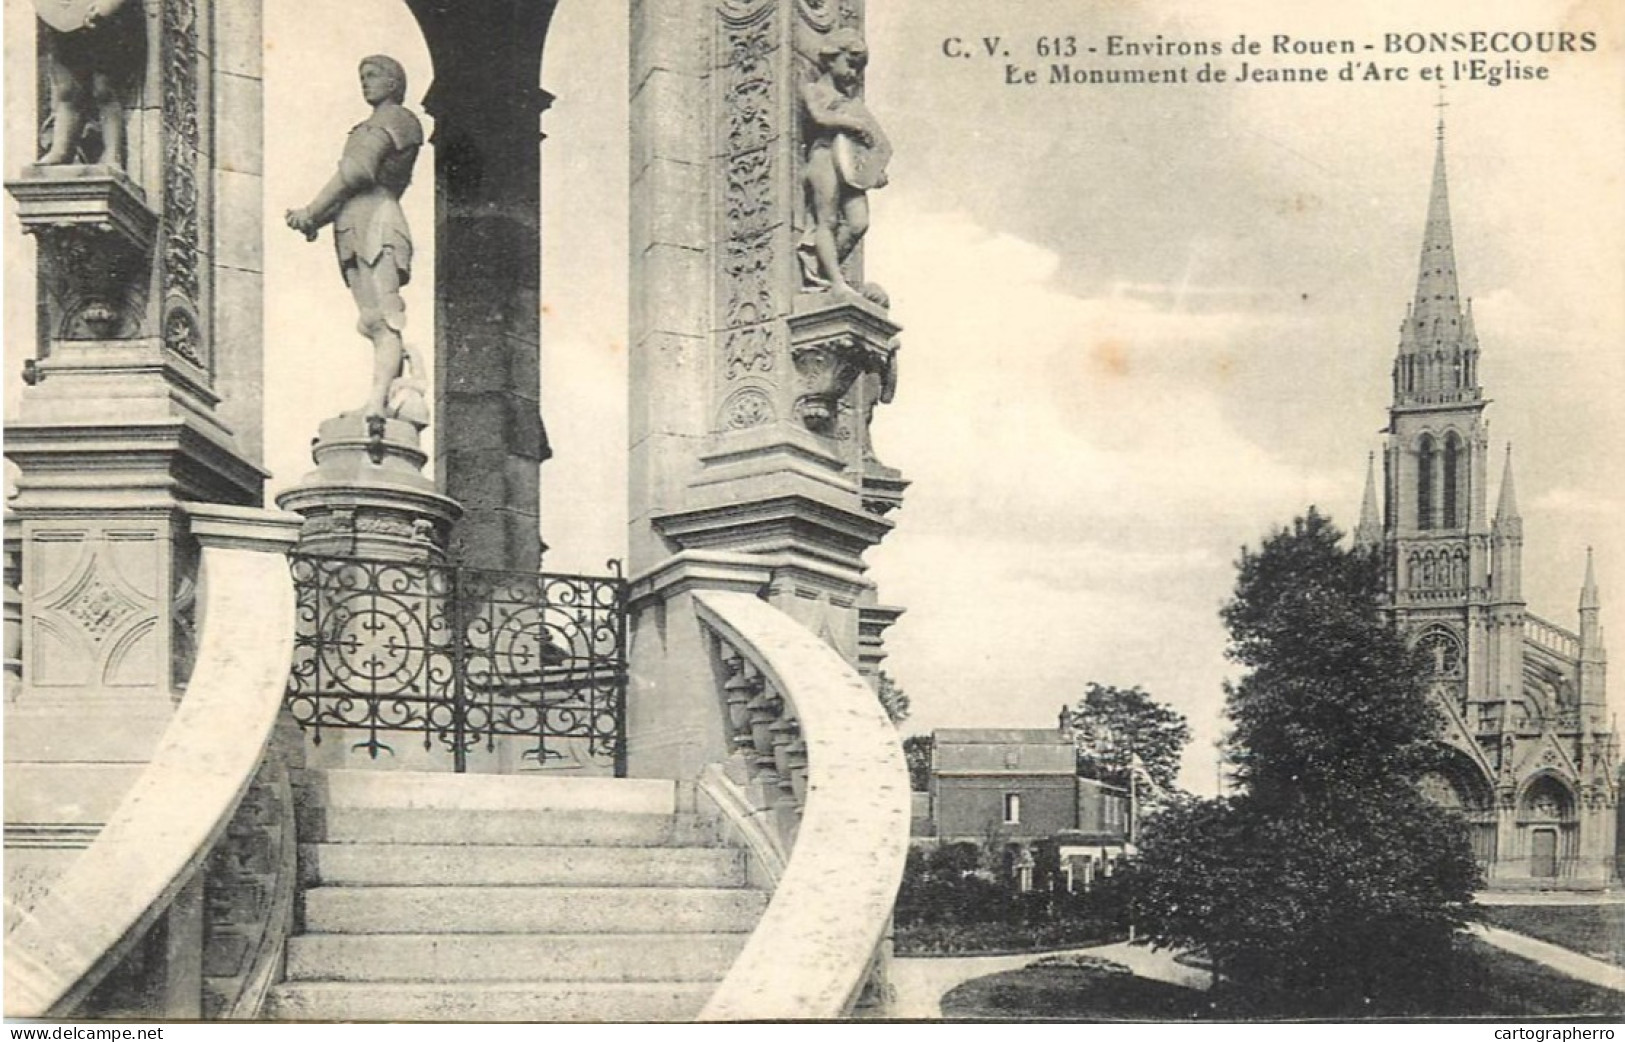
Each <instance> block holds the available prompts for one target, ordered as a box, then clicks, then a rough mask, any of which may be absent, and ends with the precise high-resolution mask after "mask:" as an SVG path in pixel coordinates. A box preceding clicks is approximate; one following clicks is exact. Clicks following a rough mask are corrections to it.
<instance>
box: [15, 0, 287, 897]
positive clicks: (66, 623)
mask: <svg viewBox="0 0 1625 1042" xmlns="http://www.w3.org/2000/svg"><path fill="white" fill-rule="evenodd" d="M228 6H229V11H228V10H227V9H226V8H227V7H228ZM126 10H128V11H130V12H133V13H132V14H131V15H129V16H128V20H127V21H125V22H123V23H121V24H120V28H119V32H120V33H121V34H122V35H121V36H120V37H119V40H121V41H122V44H123V45H128V46H129V50H127V51H121V53H122V54H124V55H125V56H126V57H125V58H120V59H117V60H127V58H128V55H131V54H134V55H139V56H140V57H141V59H142V60H144V64H140V63H136V65H137V67H136V68H134V69H132V70H131V73H130V75H129V77H128V82H126V83H124V84H123V86H122V88H121V90H122V93H121V100H122V101H123V104H124V118H123V124H124V126H125V127H126V130H127V141H126V147H125V149H124V154H123V156H122V157H119V156H115V155H111V154H106V153H105V152H99V151H98V150H97V148H96V147H95V145H94V143H93V141H92V140H91V139H88V138H87V139H86V143H85V145H84V148H83V154H80V155H75V156H71V157H70V160H71V161H70V162H66V163H60V164H52V165H41V164H31V165H29V166H26V167H24V168H23V169H22V171H21V172H20V174H19V175H18V176H17V177H16V178H15V179H13V180H10V181H8V182H7V183H6V189H7V191H9V192H10V193H11V195H12V196H13V197H14V198H15V199H16V201H17V207H18V213H19V216H20V218H21V222H22V230H23V232H25V233H27V234H32V235H33V236H34V237H35V239H36V240H37V242H38V246H39V249H38V254H39V266H38V282H37V293H36V296H37V311H38V314H39V322H38V343H37V345H36V349H35V357H34V358H32V359H29V360H28V362H27V363H25V382H26V383H27V386H25V387H24V388H23V393H22V395H21V400H20V402H19V405H18V407H17V409H16V411H15V413H14V414H13V415H11V416H8V417H7V424H6V440H5V451H6V456H7V457H8V458H9V459H10V460H11V461H12V462H13V463H14V464H16V466H17V468H18V478H17V494H16V496H15V497H14V498H13V499H12V500H11V502H10V504H9V505H10V507H11V512H12V514H13V516H14V519H15V520H14V527H13V528H11V529H10V531H8V535H9V534H10V533H11V532H14V533H15V535H16V543H17V550H18V553H19V554H20V558H21V565H20V589H19V595H18V598H17V600H18V603H17V604H16V607H15V612H16V614H17V615H18V625H19V628H20V637H21V639H20V645H21V646H20V648H19V650H18V665H17V667H16V669H15V671H11V670H8V676H9V677H10V679H11V680H12V681H13V686H14V688H15V692H14V697H12V698H11V699H10V700H9V701H8V704H7V707H6V710H7V712H6V725H7V726H6V735H5V737H6V750H5V753H6V761H7V774H8V779H7V781H8V785H7V805H6V825H7V846H8V847H16V848H18V849H19V850H26V851H27V857H26V858H19V859H18V861H17V864H21V863H22V861H24V860H30V859H31V860H33V861H34V862H37V864H35V865H33V866H32V867H29V866H27V865H24V866H23V867H25V868H29V870H30V871H33V872H35V875H36V878H44V877H47V876H49V875H50V874H52V873H53V872H54V871H55V870H56V868H57V867H59V866H60V862H61V858H62V857H66V856H69V855H70V854H71V853H72V852H73V851H75V850H76V849H78V848H80V847H82V846H84V845H86V844H87V843H88V842H89V840H90V838H92V837H93V836H94V835H95V834H96V831H97V830H98V829H99V828H100V823H101V822H102V821H104V820H105V816H106V814H107V813H108V812H109V811H110V810H111V809H112V808H113V807H114V806H115V805H116V804H117V803H118V801H119V799H120V798H122V796H123V793H124V792H125V790H126V789H127V787H128V785H129V783H130V782H131V781H132V780H133V778H134V777H135V775H136V773H138V772H139V770H140V767H141V765H142V764H143V763H145V761H146V760H147V758H148V757H149V756H150V753H151V749H152V747H153V745H154V744H155V743H156V741H157V738H158V736H159V734H160V733H161V732H162V730H163V728H164V726H165V725H166V724H167V722H168V719H169V717H170V715H171V713H172V711H173V707H174V704H175V703H176V701H178V700H179V699H180V698H181V697H182V696H183V694H184V691H185V685H186V681H187V679H188V677H189V676H190V672H191V655H192V642H193V636H194V635H193V629H194V620H193V610H194V604H195V600H196V597H195V592H196V579H197V576H196V561H197V551H196V548H195V544H194V543H193V541H192V540H191V538H190V536H189V535H188V533H187V529H186V523H185V519H184V516H183V513H182V504H183V503H185V502H188V501H203V502H213V503H227V504H234V505H240V506H252V505H258V504H259V502H260V500H261V495H262V486H263V483H264V480H265V477H266V475H265V473H264V472H263V471H262V470H261V469H260V468H259V467H258V465H257V463H256V460H257V459H258V456H259V444H260V402H259V399H258V390H257V385H258V382H259V380H258V374H259V372H260V359H261V346H262V345H261V332H260V328H259V321H258V318H257V316H258V314H259V311H258V301H259V293H260V286H259V274H258V272H259V267H260V260H259V254H260V242H261V230H260V221H261V206H260V195H259V173H258V170H259V158H258V157H259V141H260V126H261V120H260V98H259V92H258V70H259V53H260V37H259V20H258V11H259V4H258V0H241V2H238V0H234V2H233V3H232V4H231V5H216V4H210V3H204V2H200V0H144V2H142V3H136V4H134V5H133V6H131V7H130V8H127V9H126ZM96 53H97V55H98V57H97V60H102V56H103V55H104V52H103V51H101V50H98V51H97V52H96ZM108 60H115V59H112V58H109V59H108ZM8 117H9V118H19V119H25V120H30V121H32V120H33V119H34V117H33V116H32V115H30V114H28V113H22V112H15V111H12V112H8ZM40 118H41V119H43V114H40ZM120 158H122V160H123V162H122V165H121V164H119V163H118V162H116V160H117V159H120ZM12 234H15V232H13V233H12ZM8 542H9V540H8ZM8 589H10V587H9V584H8ZM11 610H13V609H12V608H11V606H10V605H8V611H11ZM16 674H20V675H16ZM13 867H14V864H13V862H11V861H8V875H10V874H11V870H12V869H13Z"/></svg>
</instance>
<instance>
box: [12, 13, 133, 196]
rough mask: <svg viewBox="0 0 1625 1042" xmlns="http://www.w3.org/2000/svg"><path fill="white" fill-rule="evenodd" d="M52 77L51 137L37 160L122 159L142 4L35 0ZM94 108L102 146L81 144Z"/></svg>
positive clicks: (57, 162) (107, 161)
mask: <svg viewBox="0 0 1625 1042" xmlns="http://www.w3.org/2000/svg"><path fill="white" fill-rule="evenodd" d="M34 10H35V12H36V13H37V14H38V15H39V33H40V40H41V42H42V43H43V44H44V50H45V53H46V63H47V65H48V70H49V76H50V81H51V119H50V123H49V125H48V128H47V131H46V134H45V135H42V136H46V135H48V136H49V139H50V141H49V144H48V145H47V146H46V149H45V154H44V155H43V156H41V157H40V160H39V162H40V163H41V164H42V165H50V166H56V165H60V164H63V163H73V162H77V161H80V160H81V159H86V158H89V159H94V160H96V161H97V162H100V163H104V164H106V165H108V166H114V167H118V168H120V169H123V167H124V101H123V99H122V98H121V97H120V94H121V93H122V90H123V89H124V87H125V85H126V84H127V82H128V81H129V80H130V79H132V78H133V76H134V74H135V73H136V72H137V71H138V69H139V67H140V64H141V43H142V37H143V24H142V14H141V4H140V3H131V2H130V0H34ZM92 112H94V116H95V123H94V125H95V126H96V127H97V129H98V130H99V131H100V136H101V150H100V154H99V155H96V154H94V153H92V154H91V155H89V156H86V155H85V153H86V152H89V151H90V150H89V149H87V148H86V147H85V146H86V144H87V138H88V135H87V134H86V130H87V129H88V127H89V125H91V119H90V116H91V115H92Z"/></svg>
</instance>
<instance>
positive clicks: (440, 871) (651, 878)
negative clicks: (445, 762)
mask: <svg viewBox="0 0 1625 1042" xmlns="http://www.w3.org/2000/svg"><path fill="white" fill-rule="evenodd" d="M309 773H310V774H311V775H312V777H311V779H310V781H311V784H310V786H309V792H310V799H308V800H307V801H306V803H307V806H306V807H305V808H304V810H303V811H302V813H303V814H304V820H302V821H301V827H300V832H299V834H300V838H301V841H302V845H301V848H300V871H301V877H302V881H303V883H302V885H303V890H302V897H303V901H302V904H303V916H302V920H301V922H302V927H301V928H300V929H298V930H296V932H295V935H294V936H293V937H291V938H290V939H289V942H288V951H287V969H286V975H285V979H284V982H283V983H281V984H279V985H277V986H276V987H274V988H273V989H272V991H271V994H270V996H269V998H268V1000H267V1007H266V1016H267V1017H269V1018H272V1019H278V1020H322V1021H572V1022H583V1021H593V1022H597V1021H684V1020H692V1019H693V1018H694V1017H695V1016H696V1015H697V1014H698V1013H699V1011H700V1009H701V1008H702V1007H703V1006H704V1005H705V1002H706V1000H707V999H708V998H710V996H711V993H712V992H713V991H714V990H715V989H716V986H717V984H718V982H719V981H720V980H721V979H722V977H723V975H724V974H725V973H726V972H727V970H728V968H729V966H730V965H732V963H733V960H734V957H735V956H736V955H737V954H738V953H739V951H740V949H741V948H742V947H743V946H744V943H745V941H746V939H747V938H748V937H749V935H750V931H751V930H752V929H754V928H755V926H756V923H757V921H758V920H759V919H760V918H761V915H762V912H763V910H764V909H765V908H766V906H767V900H768V896H769V895H768V894H767V893H766V892H764V891H762V890H757V889H753V888H751V887H750V886H749V885H748V881H747V876H746V859H745V854H744V852H743V851H740V850H735V849H733V848H730V847H726V846H722V845H720V844H719V842H718V841H717V839H716V836H715V832H714V830H713V828H712V827H711V826H710V825H709V824H708V823H706V822H703V821H701V820H700V819H699V818H697V817H696V816H695V815H694V814H692V813H687V812H679V811H678V808H677V806H676V804H677V794H676V786H675V785H674V783H672V782H664V781H650V780H614V779H585V778H570V779H556V778H544V777H537V776H534V775H532V776H524V775H519V776H496V775H467V774H465V775H454V774H425V773H414V772H405V771H351V770H331V771H326V772H315V771H312V772H309ZM306 840H309V842H305V841H306Z"/></svg>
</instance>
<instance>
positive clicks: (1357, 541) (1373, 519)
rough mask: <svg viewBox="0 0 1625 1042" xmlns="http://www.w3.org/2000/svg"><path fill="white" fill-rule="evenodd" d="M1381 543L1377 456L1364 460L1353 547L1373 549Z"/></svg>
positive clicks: (1371, 455) (1370, 454)
mask: <svg viewBox="0 0 1625 1042" xmlns="http://www.w3.org/2000/svg"><path fill="white" fill-rule="evenodd" d="M1381 541H1382V518H1381V517H1380V516H1379V515H1378V514H1377V454H1376V453H1374V452H1373V453H1368V454H1367V455H1366V460H1365V498H1363V499H1362V500H1361V501H1360V523H1359V524H1357V525H1355V526H1354V545H1355V546H1358V547H1373V546H1376V545H1377V544H1378V543H1379V542H1381Z"/></svg>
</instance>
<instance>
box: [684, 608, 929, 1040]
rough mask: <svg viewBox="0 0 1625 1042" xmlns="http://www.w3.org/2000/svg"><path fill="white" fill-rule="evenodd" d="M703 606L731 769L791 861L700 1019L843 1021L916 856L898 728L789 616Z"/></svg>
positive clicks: (840, 662)
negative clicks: (910, 855)
mask: <svg viewBox="0 0 1625 1042" xmlns="http://www.w3.org/2000/svg"><path fill="white" fill-rule="evenodd" d="M694 600H695V604H696V606H697V609H698V613H699V617H700V621H701V622H702V623H703V624H704V625H705V627H706V628H707V629H708V630H709V631H710V633H711V634H712V635H713V636H714V637H715V638H716V640H717V645H718V653H719V657H720V659H721V661H722V663H723V667H724V670H725V672H726V673H727V677H726V679H725V680H724V683H723V697H724V700H725V702H726V704H727V714H728V721H729V724H730V727H731V729H732V732H733V733H732V735H731V739H732V742H733V745H734V748H735V755H734V758H733V765H734V766H735V767H741V768H743V773H744V774H745V777H744V779H743V782H744V784H743V786H742V789H743V791H744V792H745V794H746V799H747V801H748V802H749V804H750V805H751V811H752V813H753V814H754V815H755V816H756V817H757V819H758V820H759V821H760V822H761V823H762V824H763V825H764V826H766V827H765V828H764V829H763V830H762V831H763V832H766V833H768V834H769V835H770V836H774V837H776V839H777V845H778V846H779V848H780V850H781V851H782V852H784V853H787V855H788V856H787V857H786V858H785V859H784V862H783V866H784V867H783V871H782V874H780V876H779V879H778V886H777V889H775V891H774V893H773V900H772V902H771V903H770V904H769V905H768V909H767V911H766V913H765V914H764V915H763V916H762V920H761V922H760V923H759V924H758V926H757V928H756V930H755V932H754V933H752V935H751V938H750V941H749V942H748V943H747V944H746V945H745V948H744V950H743V951H742V952H741V953H740V955H739V957H738V959H736V960H735V962H734V964H733V967H732V968H731V969H730V970H729V972H728V975H727V977H726V978H724V980H723V982H722V984H721V985H720V986H719V987H718V989H717V991H716V993H715V994H714V995H713V996H712V998H711V1001H710V1002H709V1003H708V1004H707V1005H706V1007H705V1009H704V1010H703V1011H702V1012H701V1014H700V1019H701V1020H710V1021H719V1020H731V1021H737V1020H824V1019H832V1018H836V1017H840V1016H843V1015H845V1014H846V1013H847V1012H849V1011H850V1009H851V1007H852V1004H853V1003H854V1002H855V1001H856V1000H857V998H858V994H859V992H860V990H861V988H862V986H863V984H864V982H865V979H866V977H867V974H868V971H869V969H870V966H871V964H872V963H873V960H874V956H875V953H876V951H877V950H878V948H879V946H880V944H881V942H882V941H883V940H884V937H885V932H886V927H887V923H888V921H889V920H890V917H891V911H892V904H893V902H894V900H895V899H896V896H897V887H898V885H899V883H900V882H901V881H902V876H903V861H904V858H905V857H906V855H907V852H908V827H909V801H910V796H909V784H908V769H907V767H906V766H905V764H904V761H903V751H902V746H901V744H900V743H899V741H898V738H897V731H896V729H895V728H894V727H893V726H892V724H891V722H890V720H888V719H887V717H886V713H885V710H884V709H883V708H882V707H881V705H880V701H879V699H877V698H876V697H875V693H874V690H873V689H872V688H871V687H870V686H869V685H868V683H866V682H865V681H864V680H863V678H862V677H861V676H859V675H858V673H857V671H856V670H854V669H853V668H852V667H851V666H850V665H848V664H847V662H846V661H845V660H844V659H842V658H841V656H840V655H839V654H837V653H836V652H835V650H834V649H832V648H831V647H830V646H829V645H828V644H826V643H824V642H823V641H822V640H820V639H819V638H818V637H817V636H816V635H815V634H813V633H812V632H811V631H810V630H808V629H807V628H806V627H804V626H802V625H801V624H800V623H798V622H796V621H795V620H794V619H792V618H790V617H789V616H788V615H786V614H784V613H783V612H781V611H779V610H778V609H777V608H774V607H773V606H772V605H770V604H768V603H766V602H765V601H762V600H760V599H758V598H756V597H754V596H751V595H750V594H746V593H732V592H721V591H707V592H703V593H696V594H695V595H694ZM735 780H736V782H737V781H739V780H740V779H737V778H736V779H735Z"/></svg>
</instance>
